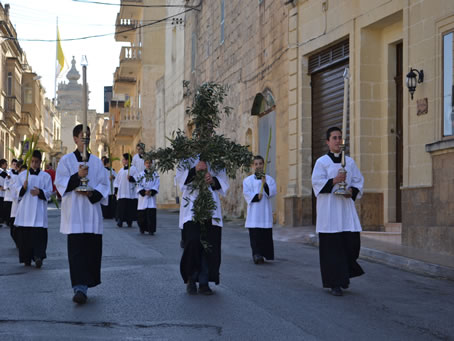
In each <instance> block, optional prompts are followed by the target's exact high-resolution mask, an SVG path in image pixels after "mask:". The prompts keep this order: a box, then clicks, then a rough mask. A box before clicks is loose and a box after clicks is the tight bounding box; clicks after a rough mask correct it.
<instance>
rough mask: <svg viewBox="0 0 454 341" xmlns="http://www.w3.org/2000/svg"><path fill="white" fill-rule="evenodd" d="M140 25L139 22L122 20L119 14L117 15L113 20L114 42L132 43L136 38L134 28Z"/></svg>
mask: <svg viewBox="0 0 454 341" xmlns="http://www.w3.org/2000/svg"><path fill="white" fill-rule="evenodd" d="M140 25H141V21H139V20H136V19H130V18H122V17H121V16H120V13H117V19H116V20H115V41H125V42H130V43H133V42H134V38H135V36H136V33H137V32H136V28H137V27H139V26H140Z"/></svg>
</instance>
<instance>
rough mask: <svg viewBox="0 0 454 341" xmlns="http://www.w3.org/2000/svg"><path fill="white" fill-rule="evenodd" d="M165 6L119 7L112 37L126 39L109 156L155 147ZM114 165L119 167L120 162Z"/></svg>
mask: <svg viewBox="0 0 454 341" xmlns="http://www.w3.org/2000/svg"><path fill="white" fill-rule="evenodd" d="M128 3H130V4H132V5H138V4H139V5H141V4H143V5H159V4H162V1H161V2H160V1H157V0H140V1H137V0H134V1H132V0H122V1H121V4H128ZM165 15H166V9H165V8H164V7H141V6H121V7H120V12H119V13H118V14H117V19H116V34H115V40H116V41H118V42H125V46H123V47H122V49H121V52H120V58H119V66H118V67H117V69H116V70H115V73H114V83H113V97H112V100H111V106H110V110H109V112H110V133H109V135H110V136H109V144H110V146H111V152H112V155H113V156H115V157H119V158H121V155H122V154H123V153H126V152H129V153H132V154H135V153H136V145H137V143H139V142H143V143H145V145H146V148H147V149H149V148H153V147H155V146H156V113H155V109H156V82H157V80H158V79H160V78H161V77H162V76H163V75H164V63H165V62H164V54H165V52H164V51H165V23H161V24H152V23H153V21H156V20H158V19H162V18H164V17H165ZM113 166H114V168H116V169H118V168H120V167H121V164H120V162H116V163H114V165H113Z"/></svg>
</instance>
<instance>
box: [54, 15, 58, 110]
mask: <svg viewBox="0 0 454 341" xmlns="http://www.w3.org/2000/svg"><path fill="white" fill-rule="evenodd" d="M55 35H56V37H57V39H55V61H54V69H55V82H54V105H57V63H58V17H57V27H56V30H55Z"/></svg>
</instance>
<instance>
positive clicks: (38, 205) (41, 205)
mask: <svg viewBox="0 0 454 341" xmlns="http://www.w3.org/2000/svg"><path fill="white" fill-rule="evenodd" d="M26 177H27V172H26V171H25V172H22V173H20V174H19V175H18V176H17V178H16V181H15V183H14V187H15V189H16V191H17V192H18V193H19V192H20V190H21V188H22V186H23V185H24V182H25V179H26ZM35 187H36V188H38V189H41V190H42V191H43V193H44V197H45V200H43V199H40V198H38V196H33V195H31V194H30V190H32V189H34V188H35ZM51 194H52V179H51V177H50V175H49V174H47V173H46V172H44V171H40V172H39V174H38V175H32V174H31V173H30V174H29V175H28V186H27V190H26V192H25V194H24V195H23V196H22V198H21V200H20V202H19V205H18V207H17V212H16V219H15V220H14V225H16V226H21V227H43V228H47V201H48V200H49V198H50V196H51Z"/></svg>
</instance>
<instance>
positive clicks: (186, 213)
mask: <svg viewBox="0 0 454 341" xmlns="http://www.w3.org/2000/svg"><path fill="white" fill-rule="evenodd" d="M198 162H199V160H198V158H197V159H190V160H188V161H187V166H189V168H193V167H195V165H196V164H197V163H198ZM185 166H186V163H185V162H180V164H179V165H178V167H177V172H176V175H175V180H176V183H177V184H178V187H179V188H180V191H181V192H182V193H181V198H182V200H181V202H180V219H179V227H180V229H182V228H183V225H184V223H186V222H187V221H190V220H192V217H193V214H192V207H193V206H194V200H195V199H196V198H197V195H198V193H199V191H197V190H195V191H194V192H192V193H191V188H190V187H189V186H186V185H185V184H184V183H185V181H186V178H187V177H188V174H189V170H190V169H187V168H186V167H185ZM207 166H208V172H209V173H210V174H211V176H213V177H216V178H217V179H218V181H219V184H220V185H221V189H219V190H216V191H213V189H212V188H211V186H209V187H208V188H209V190H210V191H211V193H212V196H213V200H214V202H215V203H216V210H215V211H214V212H213V215H212V217H213V219H212V224H213V225H215V226H220V227H222V226H223V223H222V210H221V200H220V199H219V194H220V195H222V196H225V194H226V192H227V190H228V189H229V179H228V177H227V174H226V172H225V170H222V171H220V172H214V171H212V170H211V167H210V164H209V163H208V162H207ZM185 198H188V199H189V200H188V201H187V200H186V199H185ZM215 218H216V219H219V220H218V221H216V220H215Z"/></svg>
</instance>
